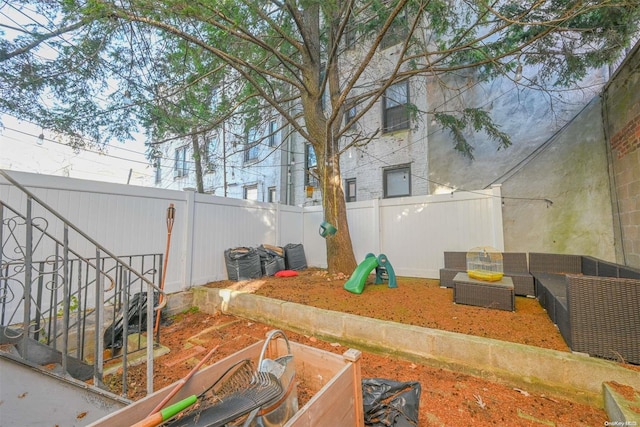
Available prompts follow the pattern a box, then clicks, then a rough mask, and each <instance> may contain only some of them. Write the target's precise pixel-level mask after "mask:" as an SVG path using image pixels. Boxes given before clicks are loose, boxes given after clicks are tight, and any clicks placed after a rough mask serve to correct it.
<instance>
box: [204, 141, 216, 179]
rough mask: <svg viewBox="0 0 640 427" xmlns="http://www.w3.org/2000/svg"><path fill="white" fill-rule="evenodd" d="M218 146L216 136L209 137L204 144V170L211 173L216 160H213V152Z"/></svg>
mask: <svg viewBox="0 0 640 427" xmlns="http://www.w3.org/2000/svg"><path fill="white" fill-rule="evenodd" d="M217 148H218V140H217V139H216V138H211V139H210V140H209V142H207V145H206V146H205V152H204V156H205V159H206V163H205V172H208V173H212V172H215V170H216V162H215V154H216V149H217Z"/></svg>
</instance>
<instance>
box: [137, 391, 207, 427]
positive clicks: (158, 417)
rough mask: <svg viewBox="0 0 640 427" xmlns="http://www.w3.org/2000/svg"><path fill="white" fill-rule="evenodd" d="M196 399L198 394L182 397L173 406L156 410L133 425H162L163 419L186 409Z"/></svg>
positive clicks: (153, 426)
mask: <svg viewBox="0 0 640 427" xmlns="http://www.w3.org/2000/svg"><path fill="white" fill-rule="evenodd" d="M196 400H198V398H197V396H196V395H195V394H192V395H191V396H189V397H187V398H185V399H182V400H181V401H179V402H176V403H174V404H173V405H171V406H167V407H166V408H164V409H163V410H162V411H160V412H156V413H155V414H153V415H149V416H148V417H147V418H145V419H144V420H142V421H139V422H137V423H135V424H134V425H133V426H131V427H155V426H157V425H160V424H162V422H163V421H166V420H168V419H169V418H172V417H174V416H175V415H176V414H178V413H179V412H181V411H183V410H185V409H186V408H188V407H189V406H191V405H193V404H194V403H196Z"/></svg>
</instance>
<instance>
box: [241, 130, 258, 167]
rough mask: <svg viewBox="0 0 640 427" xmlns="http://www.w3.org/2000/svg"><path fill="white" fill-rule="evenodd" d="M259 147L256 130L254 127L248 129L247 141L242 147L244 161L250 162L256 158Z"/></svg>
mask: <svg viewBox="0 0 640 427" xmlns="http://www.w3.org/2000/svg"><path fill="white" fill-rule="evenodd" d="M259 148H260V146H259V143H258V131H257V130H256V129H250V130H249V132H247V141H246V143H245V148H244V161H245V162H251V161H255V160H258V154H259V151H260V150H259Z"/></svg>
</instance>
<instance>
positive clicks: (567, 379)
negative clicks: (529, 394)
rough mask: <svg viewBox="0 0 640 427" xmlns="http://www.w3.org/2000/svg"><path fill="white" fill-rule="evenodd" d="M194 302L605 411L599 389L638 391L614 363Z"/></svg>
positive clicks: (369, 322)
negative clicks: (609, 385) (616, 386)
mask: <svg viewBox="0 0 640 427" xmlns="http://www.w3.org/2000/svg"><path fill="white" fill-rule="evenodd" d="M193 295H194V300H193V304H194V305H197V306H198V307H200V309H201V310H203V311H205V312H209V313H214V312H217V311H222V312H224V313H227V314H232V315H235V316H240V317H244V318H247V319H251V320H254V321H257V322H263V323H267V324H269V325H272V326H274V327H278V328H282V329H287V330H292V331H296V332H300V333H305V334H310V335H315V336H317V337H319V338H322V339H326V340H330V341H339V342H341V343H342V344H344V345H347V346H353V347H355V348H359V349H361V350H368V351H372V352H377V353H386V354H391V355H395V356H398V357H403V358H406V359H409V360H414V361H416V362H419V363H425V364H428V365H431V366H436V367H443V368H446V369H451V370H455V371H459V372H466V373H469V374H471V375H475V376H479V377H485V378H489V379H492V380H495V379H500V380H503V381H507V382H509V383H510V384H513V385H514V386H518V387H521V388H526V389H529V390H537V391H540V392H544V393H548V394H553V395H556V396H562V397H565V398H569V399H572V400H574V401H578V402H582V403H587V404H590V405H593V406H597V407H603V406H604V402H603V395H602V384H603V383H604V382H607V381H616V382H618V383H620V384H625V385H628V386H630V387H634V388H635V389H640V375H638V374H637V372H635V371H632V370H629V369H625V368H622V367H620V366H619V365H617V364H616V363H613V362H609V361H606V360H602V359H596V358H591V357H588V356H585V355H580V354H572V353H565V352H560V351H554V350H547V349H541V348H537V347H532V346H527V345H522V344H515V343H508V342H504V341H498V340H493V339H486V338H480V337H473V336H468V335H464V334H458V333H452V332H446V331H440V330H435V329H429V328H421V327H417V326H410V325H403V324H400V323H395V322H387V321H379V320H375V319H371V318H366V317H360V316H354V315H350V314H346V313H340V312H334V311H329V310H323V309H318V308H314V307H308V306H305V305H301V304H295V303H290V302H286V301H280V300H275V299H270V298H266V297H262V296H257V295H252V294H247V293H241V292H236V291H232V290H229V289H214V288H205V287H197V288H194V289H193Z"/></svg>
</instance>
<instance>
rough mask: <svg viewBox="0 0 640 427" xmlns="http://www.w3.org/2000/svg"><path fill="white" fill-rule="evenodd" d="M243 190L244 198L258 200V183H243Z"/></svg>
mask: <svg viewBox="0 0 640 427" xmlns="http://www.w3.org/2000/svg"><path fill="white" fill-rule="evenodd" d="M243 190H244V191H243V193H244V194H243V198H244V199H245V200H256V201H257V200H258V184H253V185H245V186H244V188H243Z"/></svg>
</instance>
